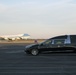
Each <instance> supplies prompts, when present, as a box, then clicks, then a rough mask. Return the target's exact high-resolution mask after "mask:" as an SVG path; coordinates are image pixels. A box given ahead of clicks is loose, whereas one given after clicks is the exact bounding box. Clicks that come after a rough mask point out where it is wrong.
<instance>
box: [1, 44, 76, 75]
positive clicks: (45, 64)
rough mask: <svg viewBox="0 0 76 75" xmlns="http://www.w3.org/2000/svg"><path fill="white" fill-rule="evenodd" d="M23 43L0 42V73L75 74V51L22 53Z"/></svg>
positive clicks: (8, 74)
mask: <svg viewBox="0 0 76 75" xmlns="http://www.w3.org/2000/svg"><path fill="white" fill-rule="evenodd" d="M25 46H26V45H25V44H21V45H20V44H15V45H14V44H12V45H9V44H4V45H3V44H0V75H76V53H47V54H40V55H38V56H32V55H27V54H26V53H24V49H25Z"/></svg>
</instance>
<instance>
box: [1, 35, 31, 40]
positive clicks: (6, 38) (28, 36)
mask: <svg viewBox="0 0 76 75" xmlns="http://www.w3.org/2000/svg"><path fill="white" fill-rule="evenodd" d="M0 37H1V38H4V39H5V40H16V39H29V38H30V35H29V34H18V35H3V36H0Z"/></svg>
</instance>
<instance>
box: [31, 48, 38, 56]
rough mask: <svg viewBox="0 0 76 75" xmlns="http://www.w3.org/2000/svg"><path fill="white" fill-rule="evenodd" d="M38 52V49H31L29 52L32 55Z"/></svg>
mask: <svg viewBox="0 0 76 75" xmlns="http://www.w3.org/2000/svg"><path fill="white" fill-rule="evenodd" d="M38 53H39V51H38V50H37V49H32V50H31V54H32V55H34V56H36V55H38Z"/></svg>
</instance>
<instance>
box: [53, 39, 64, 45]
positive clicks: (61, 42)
mask: <svg viewBox="0 0 76 75" xmlns="http://www.w3.org/2000/svg"><path fill="white" fill-rule="evenodd" d="M64 42H65V39H55V40H53V41H52V44H64Z"/></svg>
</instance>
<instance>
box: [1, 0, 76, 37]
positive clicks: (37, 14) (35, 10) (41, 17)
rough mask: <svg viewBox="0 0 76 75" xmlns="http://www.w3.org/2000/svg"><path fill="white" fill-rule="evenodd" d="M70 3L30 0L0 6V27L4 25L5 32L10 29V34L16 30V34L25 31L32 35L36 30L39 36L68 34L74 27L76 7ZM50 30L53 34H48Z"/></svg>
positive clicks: (57, 0) (55, 0)
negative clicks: (44, 34)
mask: <svg viewBox="0 0 76 75" xmlns="http://www.w3.org/2000/svg"><path fill="white" fill-rule="evenodd" d="M72 2H73V1H72V0H47V2H44V1H43V0H33V2H32V1H31V0H30V2H29V1H27V2H25V1H22V2H19V3H15V4H12V5H4V4H0V25H4V27H5V28H6V29H5V30H7V29H8V28H7V27H10V28H11V30H12V33H13V32H15V31H16V30H18V31H16V32H17V33H19V32H24V31H25V30H26V31H27V32H29V33H31V34H32V35H36V34H33V33H34V32H35V31H36V30H37V32H36V33H37V34H40V35H42V34H43V33H46V34H47V33H49V34H50V33H51V34H52V35H53V34H55V33H57V34H58V33H60V32H61V31H62V33H65V32H66V31H68V32H69V31H70V30H71V29H70V28H72V29H73V28H75V27H76V26H75V24H76V15H75V14H76V10H75V9H76V5H75V4H73V3H72ZM72 24H73V25H72ZM68 26H69V28H68ZM4 27H3V28H4ZM14 27H15V28H14ZM12 28H14V31H13V29H12ZM40 28H43V29H40ZM67 29H68V30H67ZM29 30H30V31H29ZM50 30H51V31H52V32H54V33H52V32H49V31H50ZM55 30H56V31H55ZM64 30H65V32H64ZM8 32H9V30H8ZM73 32H74V31H73ZM36 36H37V35H36ZM38 36H39V35H38ZM38 36H37V37H38ZM49 36H50V35H49Z"/></svg>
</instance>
